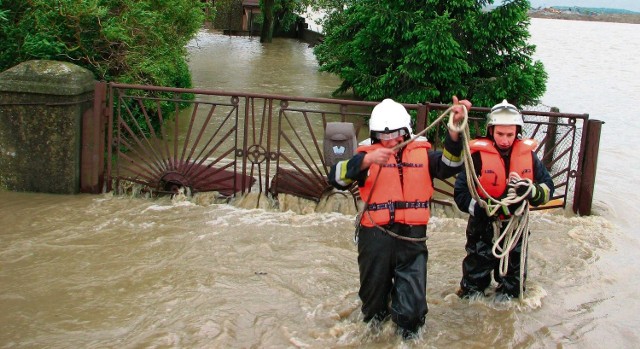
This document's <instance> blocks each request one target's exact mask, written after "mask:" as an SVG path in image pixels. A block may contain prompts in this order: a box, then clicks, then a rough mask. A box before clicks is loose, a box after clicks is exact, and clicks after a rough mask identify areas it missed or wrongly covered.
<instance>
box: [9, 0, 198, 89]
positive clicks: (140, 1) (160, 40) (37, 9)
mask: <svg viewBox="0 0 640 349" xmlns="http://www.w3.org/2000/svg"><path fill="white" fill-rule="evenodd" d="M204 6H205V5H204V4H203V3H202V2H201V1H194V0H85V1H77V0H56V1H51V0H20V1H14V0H12V1H9V0H0V42H2V46H0V71H1V70H5V69H8V68H10V67H12V66H14V65H16V64H18V63H20V62H23V61H27V60H32V59H51V60H58V61H67V62H72V63H75V64H77V65H79V66H82V67H85V68H88V69H89V70H91V71H92V72H93V73H94V74H95V76H96V78H97V79H99V80H107V81H117V82H123V83H136V84H153V85H161V86H174V87H190V86H191V76H190V73H189V69H188V66H187V63H186V49H185V45H186V43H187V42H188V41H189V40H190V39H191V38H192V37H193V36H194V35H195V33H197V31H198V30H199V29H200V28H201V26H202V24H203V22H204V19H205V11H204V8H203V7H204ZM3 19H4V20H3Z"/></svg>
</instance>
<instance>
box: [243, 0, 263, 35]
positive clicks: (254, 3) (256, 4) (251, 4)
mask: <svg viewBox="0 0 640 349" xmlns="http://www.w3.org/2000/svg"><path fill="white" fill-rule="evenodd" d="M242 10H243V11H242V12H243V13H242V30H244V31H248V32H250V33H252V32H254V31H256V30H260V28H259V27H258V26H257V25H256V23H255V19H257V18H258V16H259V15H260V1H259V0H243V1H242Z"/></svg>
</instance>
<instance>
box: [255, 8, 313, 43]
mask: <svg viewBox="0 0 640 349" xmlns="http://www.w3.org/2000/svg"><path fill="white" fill-rule="evenodd" d="M305 1H306V2H309V1H311V0H304V1H301V0H260V12H261V15H262V16H261V17H262V20H261V21H262V30H261V32H260V42H267V43H268V42H271V41H272V39H273V34H274V32H275V33H288V32H290V31H291V30H292V29H293V28H294V25H295V22H296V20H297V19H298V14H302V13H304V12H305V9H306V6H307V5H306V4H305Z"/></svg>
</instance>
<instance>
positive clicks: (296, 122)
mask: <svg viewBox="0 0 640 349" xmlns="http://www.w3.org/2000/svg"><path fill="white" fill-rule="evenodd" d="M100 84H103V83H100ZM96 91H97V92H96V105H99V104H103V105H104V106H105V108H98V109H99V110H100V111H99V112H102V114H104V115H103V117H102V120H105V123H106V127H105V126H104V125H103V126H102V127H103V128H104V129H106V142H107V143H106V144H107V147H106V156H107V158H106V159H107V161H105V163H106V165H105V167H104V176H103V178H102V182H103V183H104V190H106V191H112V190H114V191H115V192H117V193H122V192H125V191H126V190H127V188H130V187H131V184H132V183H135V184H138V187H142V188H143V189H142V190H143V191H146V192H148V193H151V194H162V193H174V192H176V191H177V190H185V189H186V190H188V191H190V192H191V193H192V194H193V193H197V192H210V191H215V192H217V193H218V194H219V195H220V196H223V197H232V196H236V195H242V194H245V193H249V192H255V191H257V192H259V193H264V194H267V195H271V196H273V197H275V198H277V196H278V194H282V193H287V194H293V195H297V196H300V197H304V198H307V199H311V200H316V201H318V200H319V199H320V197H321V196H322V195H323V193H325V192H326V190H327V189H328V188H329V185H328V183H327V180H326V177H327V174H328V171H329V168H330V165H331V164H329V163H327V162H326V161H325V157H324V154H323V140H324V139H323V138H324V130H325V128H326V125H327V123H328V122H336V121H337V122H350V123H353V124H354V127H355V130H356V136H357V139H358V141H362V140H363V139H365V138H367V137H368V130H367V126H366V125H367V118H368V116H369V115H370V113H371V110H372V108H373V106H375V105H376V104H377V102H365V101H353V100H343V99H328V98H304V97H293V96H282V95H270V94H256V93H243V92H227V91H213V90H201V89H180V88H168V87H158V86H140V85H126V84H115V83H110V84H108V88H104V86H102V88H97V89H96ZM142 92H144V93H142ZM100 101H102V103H100ZM404 105H405V107H406V108H407V110H409V111H410V112H411V113H412V115H414V117H415V125H416V127H415V129H414V132H416V133H417V132H419V131H421V130H423V129H424V128H425V127H426V126H427V125H428V123H429V121H428V120H430V119H431V120H433V119H435V117H437V116H438V115H439V114H440V113H442V112H443V111H444V110H446V109H447V108H448V107H449V106H448V105H443V104H434V103H420V104H404ZM488 111H489V108H480V107H474V108H472V110H471V111H470V126H471V131H472V136H478V135H481V134H484V129H482V121H483V120H484V118H485V116H486V113H487V112H488ZM523 116H524V121H525V127H524V133H525V135H526V137H528V138H535V139H536V140H538V143H539V146H538V148H537V149H536V153H537V154H538V156H539V157H540V158H541V159H542V160H543V162H544V164H545V165H546V166H547V168H548V169H549V171H550V173H551V175H552V177H553V180H554V183H555V189H556V190H555V194H554V196H553V198H552V201H551V202H550V203H549V204H548V205H546V206H545V207H543V208H556V207H566V205H567V202H568V201H570V200H571V199H572V198H573V201H574V202H573V211H574V212H580V213H581V214H590V208H591V201H592V193H593V180H594V178H595V159H594V157H597V139H594V138H597V137H599V127H595V128H594V129H597V133H596V134H591V135H590V137H591V138H590V141H589V144H590V147H587V142H586V138H587V132H585V129H586V128H587V127H588V125H589V124H590V121H595V122H598V121H597V120H589V118H588V115H587V114H566V113H559V112H550V111H523ZM598 125H599V124H597V125H596V126H598ZM445 132H446V125H444V124H441V125H437V126H436V127H434V128H433V129H432V130H430V133H429V134H428V135H427V136H428V138H429V140H430V141H431V143H432V144H433V146H434V148H435V149H439V148H441V146H442V142H441V140H442V139H443V135H444V134H445ZM594 142H595V144H596V146H595V150H593V144H594ZM588 148H592V151H591V153H590V154H588V156H587V155H585V151H586V149H588ZM589 161H591V162H592V164H591V165H589V164H588V162H589ZM584 168H588V169H589V172H585V171H583V169H584ZM436 181H437V183H435V187H436V196H435V197H434V202H437V203H440V204H443V205H451V204H452V200H451V198H452V196H453V181H454V178H450V179H448V180H446V181H439V180H436ZM584 185H586V186H587V187H586V188H581V186H584ZM351 192H352V193H353V194H354V195H356V196H357V188H352V190H351ZM585 202H587V203H586V204H585Z"/></svg>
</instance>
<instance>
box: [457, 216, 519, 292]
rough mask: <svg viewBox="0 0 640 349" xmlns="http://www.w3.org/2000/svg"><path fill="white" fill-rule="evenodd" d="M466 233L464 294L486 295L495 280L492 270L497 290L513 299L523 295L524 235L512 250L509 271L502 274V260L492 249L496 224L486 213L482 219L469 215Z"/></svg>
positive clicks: (462, 281) (461, 284)
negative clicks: (521, 289)
mask: <svg viewBox="0 0 640 349" xmlns="http://www.w3.org/2000/svg"><path fill="white" fill-rule="evenodd" d="M505 226H506V222H505V223H503V228H504V227H505ZM466 234H467V243H466V245H465V249H466V250H467V256H466V257H465V258H464V260H463V261H462V280H461V281H460V288H461V289H462V295H465V296H470V295H473V294H474V293H480V294H484V290H485V289H486V288H487V287H489V284H490V283H491V272H492V271H493V278H494V280H495V281H496V282H497V283H498V287H497V289H496V292H497V293H503V294H505V295H507V296H509V297H512V298H517V297H519V296H520V254H521V250H522V237H520V239H519V240H518V242H517V243H516V246H515V248H514V249H513V250H512V251H511V252H510V253H509V267H508V269H507V274H506V275H505V276H503V277H501V276H500V273H499V269H498V268H499V265H500V260H499V259H498V258H496V257H495V256H494V255H493V253H492V252H491V250H492V248H493V242H492V239H493V226H492V225H491V221H490V220H489V219H488V218H486V216H485V217H482V218H479V219H478V218H476V217H474V216H469V222H468V224H467V231H466ZM525 270H526V265H525ZM525 280H526V273H525Z"/></svg>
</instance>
